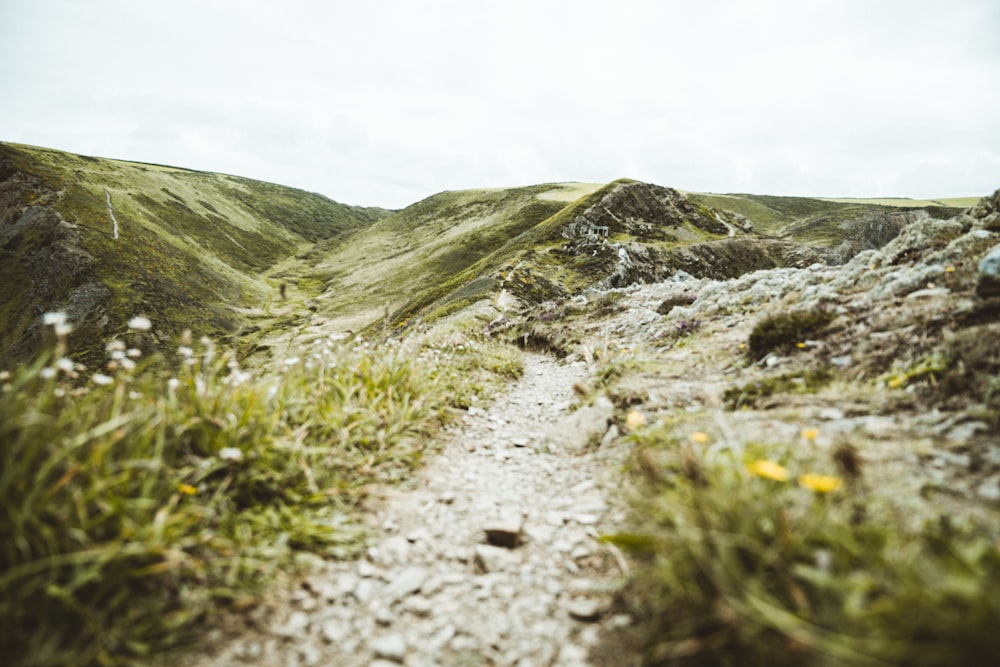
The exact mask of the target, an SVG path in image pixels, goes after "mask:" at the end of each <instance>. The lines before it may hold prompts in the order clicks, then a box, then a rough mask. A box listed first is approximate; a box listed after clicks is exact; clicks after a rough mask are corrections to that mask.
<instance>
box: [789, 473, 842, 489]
mask: <svg viewBox="0 0 1000 667" xmlns="http://www.w3.org/2000/svg"><path fill="white" fill-rule="evenodd" d="M843 483H844V482H843V480H842V479H840V478H839V477H834V476H833V475H817V474H815V473H808V474H806V475H802V476H801V477H799V486H801V487H803V488H806V489H809V490H810V491H815V492H816V493H830V492H831V491H836V490H837V489H839V488H840V487H841V486H842V485H843Z"/></svg>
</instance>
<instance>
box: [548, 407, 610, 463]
mask: <svg viewBox="0 0 1000 667" xmlns="http://www.w3.org/2000/svg"><path fill="white" fill-rule="evenodd" d="M614 415H615V406H614V404H613V403H612V402H611V401H610V400H609V399H608V398H607V397H605V396H601V397H600V398H598V399H597V400H596V401H595V402H594V404H593V405H587V406H584V407H582V408H580V409H579V410H577V411H576V412H571V413H570V414H568V415H566V416H564V417H563V418H562V419H560V420H559V421H558V422H556V424H555V426H554V427H553V428H552V429H551V430H550V431H549V433H548V439H549V441H550V442H552V443H553V444H554V445H556V446H558V447H562V448H563V449H568V450H582V449H585V448H586V447H589V446H591V445H596V444H597V443H599V442H600V441H601V437H602V436H603V435H604V433H605V432H606V431H607V430H608V423H609V422H610V421H611V419H612V418H613V417H614Z"/></svg>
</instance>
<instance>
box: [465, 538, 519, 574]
mask: <svg viewBox="0 0 1000 667" xmlns="http://www.w3.org/2000/svg"><path fill="white" fill-rule="evenodd" d="M511 561H512V552H511V551H509V550H507V549H504V548H501V547H494V546H492V545H489V544H477V545H476V548H475V551H474V553H473V565H474V566H475V568H476V571H477V572H479V573H480V574H484V573H489V572H498V571H500V570H503V569H504V567H506V565H507V564H508V563H510V562H511Z"/></svg>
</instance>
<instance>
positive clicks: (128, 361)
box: [118, 357, 135, 371]
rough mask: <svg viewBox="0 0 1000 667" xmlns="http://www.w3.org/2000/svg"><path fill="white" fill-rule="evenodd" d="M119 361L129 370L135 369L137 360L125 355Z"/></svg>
mask: <svg viewBox="0 0 1000 667" xmlns="http://www.w3.org/2000/svg"><path fill="white" fill-rule="evenodd" d="M118 363H120V364H121V366H122V368H124V369H125V370H127V371H134V370H135V362H134V361H132V360H131V359H129V358H127V357H123V358H122V359H120V360H119V362H118Z"/></svg>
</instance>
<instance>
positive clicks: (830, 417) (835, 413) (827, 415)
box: [819, 408, 844, 422]
mask: <svg viewBox="0 0 1000 667" xmlns="http://www.w3.org/2000/svg"><path fill="white" fill-rule="evenodd" d="M819 418H820V419H823V420H825V421H831V422H835V421H840V420H842V419H843V418H844V411H843V410H841V409H840V408H823V409H822V410H820V411H819Z"/></svg>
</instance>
